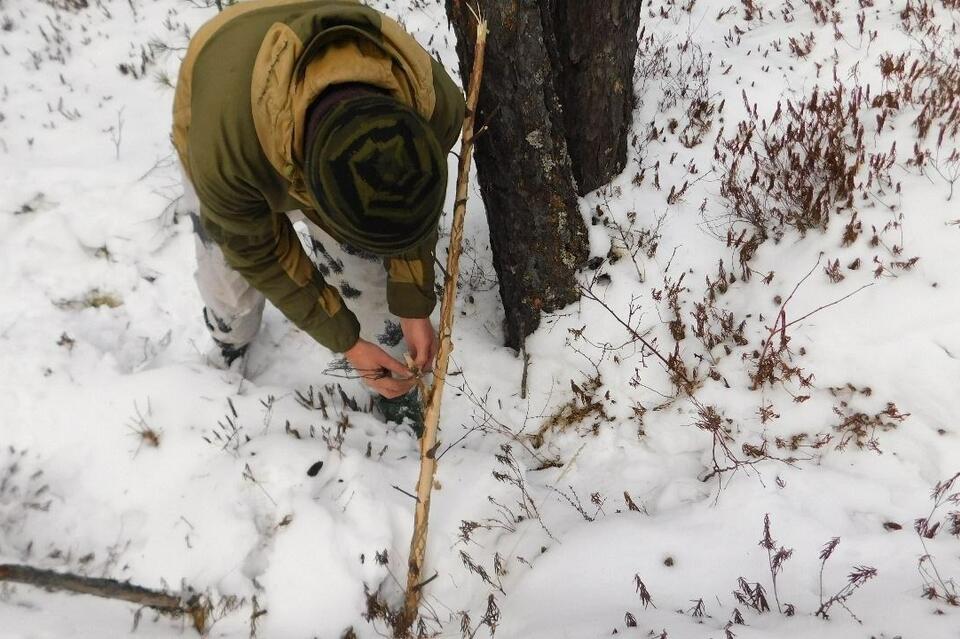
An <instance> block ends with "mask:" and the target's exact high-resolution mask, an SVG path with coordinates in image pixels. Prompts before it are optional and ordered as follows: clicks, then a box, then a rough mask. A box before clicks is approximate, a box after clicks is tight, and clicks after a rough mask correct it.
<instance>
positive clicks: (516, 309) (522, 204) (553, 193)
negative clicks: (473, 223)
mask: <svg viewBox="0 0 960 639" xmlns="http://www.w3.org/2000/svg"><path fill="white" fill-rule="evenodd" d="M473 4H474V3H473V0H471V5H473ZM477 4H479V8H480V12H481V14H482V15H483V16H484V17H485V18H486V19H487V21H488V22H489V29H490V35H489V39H488V42H487V52H486V62H485V69H486V71H485V77H484V83H483V89H482V90H481V92H480V103H479V108H478V117H477V122H478V124H479V125H485V126H488V127H489V128H488V129H487V130H485V131H483V132H482V133H479V135H478V137H477V144H476V150H475V157H476V161H477V177H478V180H479V182H480V186H481V191H482V194H483V201H484V204H485V206H486V209H487V220H488V221H489V224H490V243H491V248H492V250H493V260H494V267H495V268H496V270H497V275H498V276H499V280H500V296H501V298H502V300H503V306H504V310H505V312H506V342H507V345H508V346H511V347H513V348H516V349H519V348H520V347H521V346H522V344H523V340H524V338H525V337H526V336H527V335H529V334H530V333H532V332H533V331H534V330H536V328H537V326H538V325H539V323H540V312H541V311H547V312H549V311H553V310H556V309H559V308H561V307H563V306H566V305H567V304H569V303H571V302H573V301H575V300H576V299H577V298H578V292H577V284H576V279H575V273H576V270H577V268H578V267H579V266H580V265H581V264H582V263H583V262H584V261H586V258H587V256H588V246H587V233H586V228H585V226H584V223H583V218H582V217H581V215H580V212H579V208H578V203H577V196H576V191H575V186H574V179H573V169H572V166H571V162H570V156H569V154H568V151H567V141H566V137H565V134H564V127H563V121H562V117H563V116H562V113H561V109H560V103H559V100H558V97H557V90H556V87H555V86H554V74H553V72H552V67H551V61H550V58H549V55H548V52H547V49H546V45H545V39H544V34H543V20H542V16H541V7H540V3H539V2H538V0H479V1H478V3H477ZM447 13H448V15H449V16H450V21H451V22H452V24H453V27H454V30H455V32H456V34H457V54H458V56H459V58H460V69H461V74H460V75H461V77H464V78H466V77H469V74H470V69H471V68H472V66H473V46H474V45H473V26H472V25H473V24H474V19H473V17H472V15H471V13H470V9H469V8H468V6H467V2H466V0H447Z"/></svg>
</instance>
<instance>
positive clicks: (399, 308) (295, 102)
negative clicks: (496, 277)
mask: <svg viewBox="0 0 960 639" xmlns="http://www.w3.org/2000/svg"><path fill="white" fill-rule="evenodd" d="M344 82H362V83H366V84H371V85H374V86H376V87H379V88H381V89H383V90H386V91H387V92H389V93H390V94H391V95H393V96H394V97H396V98H397V99H398V100H400V101H402V102H403V103H404V104H407V105H408V106H410V107H411V108H413V109H415V110H416V111H417V112H418V113H420V115H422V116H423V117H424V119H425V120H426V121H427V122H428V123H429V125H430V128H431V129H432V130H433V131H434V133H435V134H436V136H437V139H438V140H439V142H440V144H441V146H442V148H443V149H444V150H445V151H449V150H450V149H451V148H452V147H453V145H454V144H455V143H456V140H457V137H458V134H459V132H460V129H461V127H462V124H463V114H464V100H463V94H462V92H461V91H460V89H459V88H458V87H457V86H456V85H455V84H454V83H453V81H452V80H451V79H450V77H449V76H448V75H447V73H446V72H445V71H444V69H443V67H442V66H441V65H440V63H438V62H437V61H436V60H434V59H433V58H431V57H430V55H429V54H428V53H427V52H426V51H424V49H423V48H422V47H421V46H420V45H419V44H418V43H417V42H416V40H414V39H413V38H412V37H411V36H410V35H408V34H407V33H405V32H404V31H403V30H402V29H401V27H400V26H399V25H398V24H397V23H396V22H394V21H393V20H391V19H390V18H388V17H386V16H384V15H382V14H380V13H378V12H377V11H375V10H373V9H371V8H369V7H366V6H364V5H362V4H359V3H358V2H355V1H353V0H254V1H251V2H243V3H240V4H236V5H233V6H232V7H230V8H228V9H226V10H224V11H223V12H221V13H219V14H218V15H217V16H216V17H215V18H213V19H212V20H210V21H209V22H207V23H206V24H204V25H203V27H201V28H200V30H199V31H198V32H197V33H196V35H195V36H194V37H193V39H192V40H191V42H190V46H189V48H188V50H187V54H186V56H185V58H184V60H183V63H182V65H181V67H180V75H179V79H178V83H177V91H176V96H175V98H174V109H173V115H174V123H173V142H174V146H175V147H176V149H177V153H178V154H179V156H180V161H181V163H182V165H183V167H184V170H185V171H186V173H187V175H188V177H189V178H190V180H191V182H192V183H193V186H194V188H195V189H196V191H197V195H198V196H199V199H200V205H201V207H200V218H201V222H202V225H203V229H204V230H205V231H206V233H207V234H208V235H209V236H210V237H211V238H213V239H214V241H216V242H217V244H219V246H220V247H221V249H222V250H223V254H224V257H225V258H226V260H227V263H228V264H229V265H230V266H231V267H232V268H234V269H235V270H237V271H238V272H240V273H241V274H242V275H243V276H244V277H245V278H246V279H247V280H248V281H249V282H250V283H251V284H252V285H253V286H254V287H256V288H257V289H258V290H260V291H261V292H263V294H264V295H265V296H266V297H267V299H269V300H270V301H271V302H272V303H273V304H274V305H275V306H276V307H277V308H279V309H280V310H281V311H282V312H283V313H284V314H285V315H286V316H287V317H288V318H290V319H291V320H292V321H293V322H294V323H295V324H296V325H297V326H299V327H300V328H301V329H303V330H304V331H306V332H307V333H309V334H310V335H311V336H312V337H313V338H314V339H316V340H317V341H318V342H320V343H321V344H323V345H324V346H327V347H328V348H330V349H331V350H333V351H337V352H342V351H344V350H347V349H348V348H350V347H351V346H352V345H353V344H354V343H355V342H356V340H357V337H358V335H359V329H360V327H359V323H358V322H357V318H356V316H355V315H354V314H353V313H352V312H351V311H350V310H349V309H348V308H347V307H346V306H345V305H344V303H343V299H342V298H341V297H340V294H339V293H338V292H337V290H336V289H335V288H333V287H332V286H329V285H328V284H327V283H326V282H325V281H324V280H323V277H322V275H321V274H320V272H319V271H318V270H317V269H316V267H315V266H314V264H313V263H312V262H311V260H310V258H309V257H308V256H307V254H306V252H305V251H304V249H303V247H302V246H301V244H300V240H299V238H298V237H297V234H296V233H295V232H294V230H293V227H292V225H291V223H290V220H289V218H288V217H287V216H286V215H284V212H286V211H291V210H294V209H301V210H302V211H303V213H304V215H305V216H306V217H307V218H308V219H309V220H310V221H312V222H313V223H315V224H316V225H317V226H319V227H320V228H322V229H324V230H325V231H327V232H328V233H330V234H331V235H332V236H333V237H334V239H336V240H337V241H341V242H347V243H349V241H350V238H347V237H338V236H337V235H336V234H335V233H331V229H330V228H329V225H327V224H325V222H324V215H323V212H322V211H317V210H315V208H314V207H315V204H314V203H313V198H311V197H310V195H309V193H308V191H307V188H306V184H305V180H304V176H303V172H302V171H303V146H304V119H305V114H306V111H307V108H308V106H309V105H310V104H311V102H312V101H313V100H314V99H315V98H316V97H317V96H318V95H319V94H320V93H321V92H323V90H324V89H326V88H327V87H329V86H331V85H334V84H339V83H344ZM436 239H437V238H436V234H433V236H432V237H431V238H430V239H429V240H428V241H427V242H425V243H424V244H423V245H421V246H419V247H415V248H413V249H411V250H409V251H407V252H405V253H403V254H401V255H394V256H389V257H385V258H384V266H385V268H386V271H387V305H388V307H389V309H390V312H391V313H393V314H394V315H397V316H399V317H426V316H428V315H429V314H430V313H431V311H432V310H433V308H434V306H435V305H436V295H435V292H434V290H433V286H434V270H433V259H434V257H433V253H434V249H435V246H436Z"/></svg>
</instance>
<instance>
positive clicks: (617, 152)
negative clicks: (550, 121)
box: [540, 0, 642, 195]
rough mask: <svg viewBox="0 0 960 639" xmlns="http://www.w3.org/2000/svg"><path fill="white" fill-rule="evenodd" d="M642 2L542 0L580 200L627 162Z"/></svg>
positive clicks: (544, 25)
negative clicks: (581, 196)
mask: <svg viewBox="0 0 960 639" xmlns="http://www.w3.org/2000/svg"><path fill="white" fill-rule="evenodd" d="M641 1H642V0H603V2H596V1H594V2H590V1H585V0H541V2H540V3H541V11H542V17H543V32H544V33H545V34H547V39H548V42H550V49H549V52H550V58H551V62H552V64H553V72H554V82H555V84H556V88H557V94H558V95H559V97H560V103H561V104H562V105H563V126H564V129H565V131H566V136H567V148H568V149H569V152H570V159H571V160H572V163H573V175H574V177H575V178H576V180H577V189H578V191H579V193H580V195H585V194H587V193H589V192H590V191H593V190H595V189H597V188H599V187H600V186H602V185H604V184H606V183H607V182H609V181H610V180H611V179H612V178H613V177H615V176H616V175H618V174H619V173H620V172H621V171H622V170H623V167H624V165H625V164H626V161H627V134H628V133H629V130H630V118H631V115H632V114H633V107H634V96H633V69H634V62H635V59H636V55H637V29H639V27H640V9H641ZM551 36H552V38H551Z"/></svg>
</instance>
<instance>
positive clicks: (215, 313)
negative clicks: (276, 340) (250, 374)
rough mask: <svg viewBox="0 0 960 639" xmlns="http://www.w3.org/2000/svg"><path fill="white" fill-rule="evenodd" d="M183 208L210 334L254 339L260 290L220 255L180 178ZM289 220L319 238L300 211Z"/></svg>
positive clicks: (238, 341)
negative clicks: (190, 228) (190, 229)
mask: <svg viewBox="0 0 960 639" xmlns="http://www.w3.org/2000/svg"><path fill="white" fill-rule="evenodd" d="M182 202H183V208H182V210H183V211H184V212H186V213H188V214H189V215H190V219H191V221H192V222H193V230H194V235H195V242H196V247H197V272H196V275H195V278H196V280H197V286H198V287H199V289H200V297H201V298H202V299H203V304H204V309H203V320H204V322H205V323H206V325H207V328H208V329H209V330H210V334H211V335H212V336H213V339H215V340H216V341H217V342H218V343H220V344H227V345H230V346H243V345H245V344H249V343H250V342H251V341H253V338H254V337H255V336H256V334H257V331H258V330H260V320H261V318H262V317H263V307H264V304H265V302H266V298H264V296H263V293H261V292H260V291H258V290H257V289H255V288H254V287H253V286H251V285H250V283H249V282H247V280H246V279H245V278H244V277H243V276H242V275H240V273H237V272H236V271H235V270H233V269H232V268H231V267H230V265H229V264H227V262H226V259H225V258H224V256H223V251H221V250H220V247H219V246H217V244H216V242H213V241H212V240H211V239H210V238H209V237H207V236H206V234H205V233H204V232H203V228H202V227H201V226H200V202H199V200H198V199H197V193H196V191H195V190H194V188H193V185H192V184H191V183H190V180H188V179H187V178H186V176H184V178H183V201H182ZM287 216H288V217H289V218H290V221H291V222H294V223H296V222H299V221H303V222H304V223H305V224H306V225H307V230H308V231H309V232H310V236H311V237H313V238H314V239H316V240H318V241H319V240H321V236H322V235H323V231H322V230H321V229H320V227H318V226H316V225H315V224H313V223H312V222H310V220H308V219H306V218H305V217H304V215H303V213H301V212H300V211H290V212H288V213H287Z"/></svg>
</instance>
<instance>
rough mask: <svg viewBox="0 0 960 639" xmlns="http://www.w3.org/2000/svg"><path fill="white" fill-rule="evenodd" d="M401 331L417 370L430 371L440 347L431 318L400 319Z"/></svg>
mask: <svg viewBox="0 0 960 639" xmlns="http://www.w3.org/2000/svg"><path fill="white" fill-rule="evenodd" d="M400 329H401V330H402V331H403V339H405V340H406V342H407V348H408V349H409V350H410V357H412V358H413V363H414V365H415V366H416V367H417V370H419V371H423V372H428V371H430V370H431V369H432V368H433V360H434V358H435V357H436V356H437V348H438V346H439V344H438V342H437V333H436V331H434V330H433V324H432V323H431V322H430V318H429V317H424V318H400Z"/></svg>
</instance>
